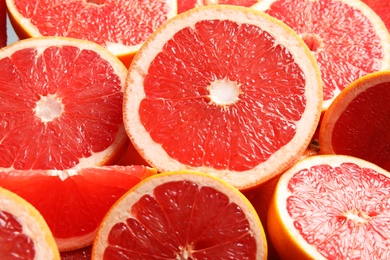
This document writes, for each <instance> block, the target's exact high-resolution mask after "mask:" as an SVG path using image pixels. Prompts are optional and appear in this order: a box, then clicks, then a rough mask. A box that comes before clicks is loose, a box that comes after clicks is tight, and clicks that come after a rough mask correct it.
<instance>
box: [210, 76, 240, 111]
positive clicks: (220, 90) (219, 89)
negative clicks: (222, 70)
mask: <svg viewBox="0 0 390 260" xmlns="http://www.w3.org/2000/svg"><path fill="white" fill-rule="evenodd" d="M208 91H209V98H210V103H213V104H215V105H220V106H229V105H232V104H234V103H236V102H237V101H238V100H239V96H240V94H241V92H240V86H239V85H238V84H237V83H235V82H233V81H230V80H228V79H221V80H215V81H213V82H211V84H210V86H209V87H208Z"/></svg>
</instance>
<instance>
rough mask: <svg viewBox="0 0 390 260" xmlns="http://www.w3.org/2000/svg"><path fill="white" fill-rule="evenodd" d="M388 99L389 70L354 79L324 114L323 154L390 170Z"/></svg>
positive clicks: (321, 150) (322, 123) (389, 97)
mask: <svg viewBox="0 0 390 260" xmlns="http://www.w3.org/2000/svg"><path fill="white" fill-rule="evenodd" d="M389 102H390V71H380V72H375V73H370V74H368V75H366V76H364V77H361V78H359V79H357V80H355V81H354V82H352V83H351V84H350V85H349V86H348V87H346V88H345V89H344V90H343V91H342V93H340V95H339V96H338V97H336V98H335V99H334V101H333V102H332V104H331V105H330V106H329V108H328V110H327V111H326V112H325V114H324V117H323V119H322V122H321V125H320V131H319V142H320V153H321V154H344V155H351V156H354V157H358V158H361V159H364V160H366V161H370V162H372V163H374V164H376V165H378V166H380V167H382V168H384V169H386V170H388V171H390V105H389V104H390V103H389Z"/></svg>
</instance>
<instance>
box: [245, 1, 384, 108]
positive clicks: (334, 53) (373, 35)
mask: <svg viewBox="0 0 390 260" xmlns="http://www.w3.org/2000/svg"><path fill="white" fill-rule="evenodd" d="M252 8H254V9H257V10H261V11H264V12H266V13H267V14H269V15H271V16H273V17H275V18H277V19H279V20H281V21H283V22H284V23H286V24H287V25H289V26H290V27H291V28H292V29H293V30H294V31H295V32H296V33H298V34H299V35H300V36H301V37H302V39H303V40H304V41H305V42H306V44H307V45H308V47H309V48H310V50H311V51H312V53H313V54H314V56H315V57H316V60H317V62H318V65H319V67H320V70H321V77H322V80H323V91H324V95H323V98H324V103H323V109H324V110H326V109H327V108H328V107H329V105H330V104H331V103H332V100H333V99H334V98H335V97H336V96H337V95H338V94H339V93H340V92H341V91H342V90H343V89H344V88H345V87H346V86H347V85H348V84H350V83H351V82H352V81H354V80H356V79H358V78H360V77H362V76H364V75H366V74H368V73H372V72H376V71H379V70H386V69H389V66H390V34H389V32H388V30H387V29H386V26H385V25H384V23H383V21H382V20H381V19H380V17H379V16H378V15H377V14H376V13H375V12H374V11H373V10H372V9H371V8H369V7H368V6H367V5H366V4H364V3H363V2H362V1H360V0H317V1H306V0H262V1H260V2H259V3H257V4H255V5H253V6H252Z"/></svg>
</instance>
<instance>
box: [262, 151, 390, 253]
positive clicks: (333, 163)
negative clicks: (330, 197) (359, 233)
mask: <svg viewBox="0 0 390 260" xmlns="http://www.w3.org/2000/svg"><path fill="white" fill-rule="evenodd" d="M343 163H353V164H356V165H357V166H359V167H361V168H368V169H370V170H372V171H375V172H377V173H379V174H380V175H383V178H382V180H384V179H389V178H390V173H389V172H387V171H386V170H384V169H382V168H381V167H379V166H377V165H375V164H372V163H370V162H368V161H365V160H362V159H359V158H356V157H352V156H346V155H315V156H311V157H307V158H305V159H303V160H301V161H299V162H298V163H296V164H295V165H294V166H292V167H291V168H289V169H288V170H287V171H286V172H285V173H283V174H282V175H281V177H280V178H279V180H278V183H277V185H276V188H275V190H274V193H273V196H272V199H271V203H270V207H269V210H268V216H267V228H268V231H269V239H270V242H271V243H272V245H273V246H274V247H275V248H276V250H277V252H278V255H279V256H280V257H281V259H328V258H325V257H324V256H323V255H322V254H321V253H320V252H319V251H318V250H317V249H316V246H315V245H313V244H309V243H308V242H307V241H306V240H305V238H303V236H302V234H300V233H299V231H298V230H297V229H296V227H295V224H294V219H293V218H292V217H291V216H290V215H289V213H288V211H287V203H286V201H287V198H288V197H290V196H292V195H293V194H292V193H291V192H290V191H289V190H288V185H289V181H290V179H291V178H292V177H293V176H294V175H295V174H296V173H298V172H299V171H301V170H305V169H309V168H310V167H312V166H318V165H329V166H330V167H333V168H335V167H339V166H340V165H341V164H343ZM312 184H313V183H311V181H310V180H307V182H306V183H305V184H303V185H307V186H310V185H312ZM312 188H313V189H315V187H312ZM334 188H335V192H339V191H340V190H341V189H342V188H341V187H334ZM344 188H345V189H347V188H348V187H344ZM368 189H369V188H368ZM318 192H319V193H320V191H318ZM359 192H360V193H359V194H365V193H364V192H363V191H359ZM367 192H369V190H367ZM359 196H360V195H359ZM313 199H315V198H314V197H313ZM359 199H364V198H362V197H360V198H359ZM369 200H370V198H367V203H368V202H369ZM335 203H336V202H335ZM338 203H340V202H338ZM353 203H354V202H353V201H351V203H350V205H345V207H348V206H350V207H353V205H355V204H353ZM367 203H363V204H367ZM338 213H341V212H338ZM304 214H305V212H302V216H303V215H304ZM329 214H332V216H333V215H335V212H329ZM357 228H358V227H357ZM313 232H315V231H314V230H313ZM333 235H335V236H337V234H333ZM312 239H313V238H312ZM316 242H317V243H318V244H320V243H321V241H316ZM360 242H363V243H364V240H362V241H360ZM338 249H339V248H337V249H336V250H338ZM329 250H330V249H329ZM333 250H334V249H333ZM344 253H345V252H344ZM335 259H336V258H335ZM337 259H338V258H337Z"/></svg>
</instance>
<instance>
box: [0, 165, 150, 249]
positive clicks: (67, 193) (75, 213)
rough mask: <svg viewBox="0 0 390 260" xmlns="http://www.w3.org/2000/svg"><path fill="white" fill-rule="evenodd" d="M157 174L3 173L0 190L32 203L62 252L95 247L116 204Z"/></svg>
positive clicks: (123, 170) (137, 169) (111, 169)
mask: <svg viewBox="0 0 390 260" xmlns="http://www.w3.org/2000/svg"><path fill="white" fill-rule="evenodd" d="M155 173H156V171H155V170H154V169H152V168H147V167H144V166H102V167H88V168H83V169H77V170H75V169H73V170H62V171H60V170H45V171H43V170H13V171H8V172H0V186H1V187H4V188H7V189H8V190H10V191H13V192H14V193H16V194H18V195H19V196H21V197H22V198H24V199H25V200H27V201H28V202H29V203H31V204H32V205H33V206H34V207H35V208H36V209H37V210H39V212H40V213H41V214H42V216H43V217H44V218H45V220H46V222H47V224H48V226H49V227H50V229H51V231H52V233H53V236H54V238H55V240H56V242H57V245H58V248H59V250H60V251H67V250H74V249H78V248H82V247H85V246H88V245H91V244H92V241H93V239H94V236H95V233H96V229H97V227H98V226H99V224H100V222H101V220H102V219H103V216H104V215H105V214H106V213H107V211H108V209H109V208H110V207H111V206H112V205H113V204H114V203H115V201H116V200H117V199H118V198H119V197H120V196H122V195H123V194H124V193H125V192H127V191H128V190H129V189H130V188H132V187H133V186H134V185H135V184H137V183H138V182H139V181H140V180H142V179H144V178H147V177H149V176H151V175H153V174H155Z"/></svg>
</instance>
